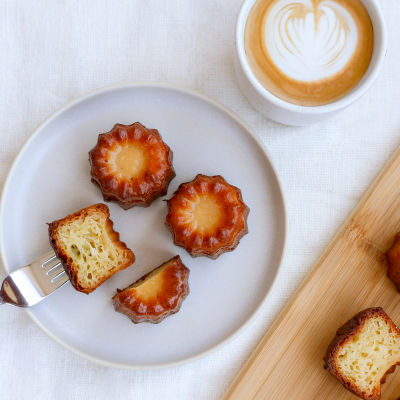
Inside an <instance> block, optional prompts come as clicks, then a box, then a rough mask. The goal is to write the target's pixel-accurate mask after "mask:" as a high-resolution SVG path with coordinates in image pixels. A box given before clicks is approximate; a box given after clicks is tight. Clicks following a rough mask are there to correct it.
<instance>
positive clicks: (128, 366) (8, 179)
mask: <svg viewBox="0 0 400 400" xmlns="http://www.w3.org/2000/svg"><path fill="white" fill-rule="evenodd" d="M146 87H147V88H161V89H169V90H173V91H176V92H180V93H183V94H189V95H191V96H193V97H196V98H198V99H200V100H203V101H205V102H206V103H208V104H211V105H212V106H213V107H216V108H217V109H219V110H220V111H222V112H223V113H225V114H227V115H228V116H229V117H231V118H233V119H234V120H235V122H237V123H238V124H239V125H241V126H242V127H243V128H244V130H245V131H246V133H247V134H249V135H250V136H251V137H252V138H253V139H254V140H255V142H256V143H257V145H258V146H259V148H260V149H261V150H262V152H263V154H264V156H265V157H266V158H267V160H268V162H269V164H270V166H271V169H272V171H273V173H274V175H275V179H276V181H277V184H278V188H279V191H280V197H281V199H282V211H283V220H284V221H283V246H282V251H281V253H280V255H279V260H278V268H277V270H276V272H275V275H274V277H273V282H272V285H271V287H270V289H269V290H268V292H267V293H266V295H265V296H264V298H263V300H262V302H261V303H260V305H259V306H258V307H257V308H256V309H255V310H254V311H253V313H252V314H251V315H250V316H249V317H248V318H247V319H246V321H245V322H244V323H243V324H242V325H241V326H240V327H239V328H238V329H236V330H235V331H234V332H233V333H232V334H231V335H229V336H228V337H225V338H224V339H223V340H221V341H220V342H219V343H217V344H216V345H214V346H212V347H211V348H209V349H207V350H204V351H202V352H200V353H198V354H196V355H194V356H192V357H188V358H184V359H182V360H179V361H174V362H169V363H162V364H154V365H132V364H126V363H117V362H112V361H107V360H104V359H102V358H100V357H94V356H92V355H89V354H86V353H84V352H83V351H80V350H78V349H76V348H75V347H73V346H71V345H69V344H68V343H66V342H64V341H63V340H61V339H59V338H58V337H57V336H56V335H53V333H51V332H50V331H49V330H48V329H47V327H46V326H45V325H43V324H42V323H41V322H40V321H39V320H38V319H37V318H36V317H35V316H34V315H33V313H32V311H30V309H29V308H26V309H25V311H26V313H27V314H28V316H29V317H30V318H31V320H32V321H33V322H34V323H35V324H36V325H37V326H38V327H39V328H40V329H41V330H42V331H43V332H44V333H45V334H46V335H47V336H48V337H49V338H51V339H52V340H54V341H55V342H56V343H58V344H59V345H61V346H62V347H64V348H65V349H67V350H69V351H70V352H72V353H73V354H76V355H78V356H80V357H82V358H84V359H86V360H89V361H91V362H94V363H96V364H100V365H103V366H106V367H111V368H118V369H127V370H139V371H140V370H141V371H145V370H147V371H149V370H161V369H167V368H175V367H178V366H181V365H185V364H189V363H192V362H194V361H197V360H200V359H201V358H204V357H206V356H208V355H210V354H212V353H214V352H216V351H217V350H219V349H221V348H222V347H224V346H226V345H227V344H228V343H230V342H231V341H232V340H234V339H235V338H236V337H238V336H239V335H240V334H241V333H242V332H244V330H245V329H247V328H248V327H249V326H250V325H251V323H252V322H253V321H254V320H255V319H256V317H257V316H258V315H259V314H260V312H261V310H262V309H263V308H264V307H265V305H266V304H267V302H268V300H269V298H270V296H271V295H272V293H273V292H274V290H275V288H276V285H277V282H278V280H279V277H280V275H281V272H282V266H283V263H284V260H285V257H286V251H287V241H288V240H287V238H288V212H287V206H286V199H285V194H284V191H283V185H282V182H281V179H280V177H279V175H278V172H277V169H276V167H275V164H274V162H273V160H272V158H271V155H270V153H269V151H268V149H267V147H266V146H265V145H264V143H263V142H262V140H261V139H260V137H259V136H258V135H257V134H256V133H255V132H254V130H253V129H252V128H251V127H250V126H249V125H248V124H247V123H246V122H245V121H244V120H243V119H242V118H240V117H239V116H238V115H237V114H236V113H234V112H233V111H232V110H230V109H229V108H228V107H226V106H225V105H223V104H222V103H220V102H218V101H216V100H214V99H213V98H211V97H209V96H207V95H205V94H203V93H200V92H198V91H196V90H193V89H188V88H185V87H182V86H179V85H175V84H170V83H164V82H130V83H119V84H115V85H108V86H104V87H101V88H98V89H95V90H92V91H90V92H88V93H85V94H83V95H81V96H78V97H76V98H74V99H72V100H70V101H69V102H67V103H66V104H64V105H63V106H61V107H60V108H58V109H57V110H56V111H54V112H53V113H52V114H50V115H49V116H48V117H47V118H46V119H45V120H44V121H43V122H42V123H41V124H40V125H39V126H38V127H37V128H36V129H35V130H34V131H33V132H32V133H31V135H30V136H29V137H28V139H27V140H26V141H25V143H24V144H23V146H22V147H21V149H20V150H19V151H18V153H17V156H16V157H15V159H14V161H13V163H12V165H11V168H10V170H9V171H8V174H7V177H6V180H5V182H4V186H3V192H2V195H1V199H0V233H1V232H3V215H4V200H5V198H6V197H7V193H8V187H9V186H10V182H11V180H12V176H13V175H14V171H15V169H16V165H17V164H18V163H19V160H20V159H21V158H22V157H23V155H24V153H25V151H26V148H27V147H28V145H29V144H30V142H31V141H32V140H33V139H34V137H35V136H36V135H37V134H38V133H39V132H40V131H41V130H42V129H43V128H44V127H45V126H46V125H47V124H49V123H51V122H52V121H53V120H54V119H56V118H57V117H58V116H59V115H60V114H62V113H63V112H65V111H66V110H68V109H69V108H71V107H74V106H76V105H77V104H79V103H80V102H83V101H85V100H87V99H90V98H91V97H95V96H97V95H100V94H103V93H106V92H108V91H114V90H118V89H126V88H146ZM4 248H5V247H4V243H3V235H1V234H0V256H1V261H2V263H3V268H4V270H5V272H6V273H7V274H9V271H8V269H7V263H6V261H5V258H4V251H3V249H4Z"/></svg>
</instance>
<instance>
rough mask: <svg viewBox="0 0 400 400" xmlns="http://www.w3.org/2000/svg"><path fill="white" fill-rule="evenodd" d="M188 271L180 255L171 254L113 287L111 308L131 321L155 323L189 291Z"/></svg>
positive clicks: (174, 308)
mask: <svg viewBox="0 0 400 400" xmlns="http://www.w3.org/2000/svg"><path fill="white" fill-rule="evenodd" d="M189 273H190V271H189V269H188V268H186V267H185V265H184V264H183V263H182V261H181V259H180V257H179V256H175V257H174V258H171V260H169V261H167V262H166V263H164V264H162V265H160V266H159V267H157V268H156V269H154V270H153V271H151V272H149V273H148V274H146V275H144V276H143V277H141V278H140V279H138V280H137V281H136V282H135V283H133V284H132V285H130V286H128V287H127V288H125V289H123V290H120V289H117V292H118V293H117V294H116V295H115V296H114V297H113V303H114V309H115V311H117V312H120V313H122V314H124V315H126V316H127V317H129V318H130V319H131V320H132V322H133V323H135V324H138V323H140V322H150V323H152V324H158V323H159V322H161V321H162V320H163V319H164V318H166V317H168V316H169V315H172V314H175V313H177V312H178V311H179V310H180V308H181V305H182V302H183V300H185V299H186V297H187V295H188V294H189V283H188V280H189Z"/></svg>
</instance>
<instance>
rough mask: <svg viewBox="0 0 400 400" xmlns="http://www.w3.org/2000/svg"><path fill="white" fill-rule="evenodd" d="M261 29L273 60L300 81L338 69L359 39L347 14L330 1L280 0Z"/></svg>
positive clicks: (321, 76) (350, 55) (331, 72)
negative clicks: (294, 0)
mask: <svg viewBox="0 0 400 400" xmlns="http://www.w3.org/2000/svg"><path fill="white" fill-rule="evenodd" d="M264 29H265V30H264V35H265V43H266V47H267V50H268V52H269V54H270V56H271V58H272V60H273V62H274V63H275V64H276V65H277V66H278V68H279V69H280V70H281V71H282V72H283V73H285V74H286V75H288V76H290V77H291V78H293V79H296V80H299V81H308V82H310V81H317V80H320V79H323V78H327V77H329V76H332V75H334V74H336V73H337V72H339V71H341V70H342V68H343V67H344V66H345V65H346V64H347V63H348V62H349V60H350V59H351V57H352V55H353V54H354V51H355V48H356V45H357V40H358V33H357V27H356V25H355V23H354V20H353V18H352V16H351V15H350V13H349V12H348V11H347V10H346V9H345V8H344V7H342V6H341V5H339V4H337V3H335V2H334V1H330V0H325V1H322V2H321V3H319V4H316V3H315V2H313V1H311V0H297V1H296V3H294V2H293V0H280V1H278V2H277V3H276V4H275V5H274V6H273V7H272V8H271V10H270V12H269V13H268V17H267V19H266V23H265V27H264Z"/></svg>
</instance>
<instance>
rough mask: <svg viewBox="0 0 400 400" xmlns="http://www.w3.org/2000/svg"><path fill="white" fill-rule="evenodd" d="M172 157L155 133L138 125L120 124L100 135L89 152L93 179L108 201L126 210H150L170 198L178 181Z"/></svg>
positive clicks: (137, 123)
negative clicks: (172, 184) (170, 188)
mask: <svg viewBox="0 0 400 400" xmlns="http://www.w3.org/2000/svg"><path fill="white" fill-rule="evenodd" d="M172 156H173V153H172V150H171V149H170V148H169V147H168V146H167V144H166V143H164V142H163V140H162V138H161V135H160V134H159V133H158V131H157V130H156V129H147V128H145V127H144V126H143V125H141V124H140V123H139V122H135V123H134V124H132V125H121V124H117V125H115V126H114V128H113V129H112V130H111V131H110V132H108V133H103V134H101V135H99V138H98V141H97V145H96V146H95V147H94V148H93V149H92V150H91V151H90V153H89V161H90V165H91V170H90V175H91V177H92V182H93V183H94V184H95V185H96V186H98V187H99V188H100V190H101V192H102V193H103V198H104V200H105V201H113V202H116V203H118V204H119V205H120V206H121V207H122V208H123V209H124V210H128V209H129V208H132V207H134V206H140V207H148V206H150V204H151V203H152V202H153V201H154V200H155V199H157V198H158V197H160V196H164V195H166V194H167V191H168V185H169V183H170V182H171V181H172V179H173V178H174V177H175V170H174V167H173V166H172Z"/></svg>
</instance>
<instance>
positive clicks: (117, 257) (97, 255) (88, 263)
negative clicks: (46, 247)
mask: <svg viewBox="0 0 400 400" xmlns="http://www.w3.org/2000/svg"><path fill="white" fill-rule="evenodd" d="M105 224H106V219H105V217H103V216H102V215H96V214H95V215H89V216H87V217H86V218H84V219H83V218H82V219H80V220H78V221H74V222H71V223H69V224H66V225H63V226H62V227H61V228H60V229H59V231H58V237H59V240H60V241H61V243H62V244H63V247H64V250H65V252H66V254H67V255H68V257H69V261H70V262H71V263H73V264H74V265H75V267H76V270H77V275H78V281H79V283H80V284H81V286H82V287H92V286H94V285H96V284H97V283H98V282H99V281H100V280H101V278H103V277H108V276H109V274H110V272H111V271H113V270H114V269H115V268H118V267H120V266H121V264H122V263H123V257H121V255H122V254H121V253H122V251H121V250H120V249H119V248H117V247H116V246H115V244H114V243H113V241H112V240H111V239H110V237H109V236H108V234H107V232H106V229H105Z"/></svg>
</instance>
